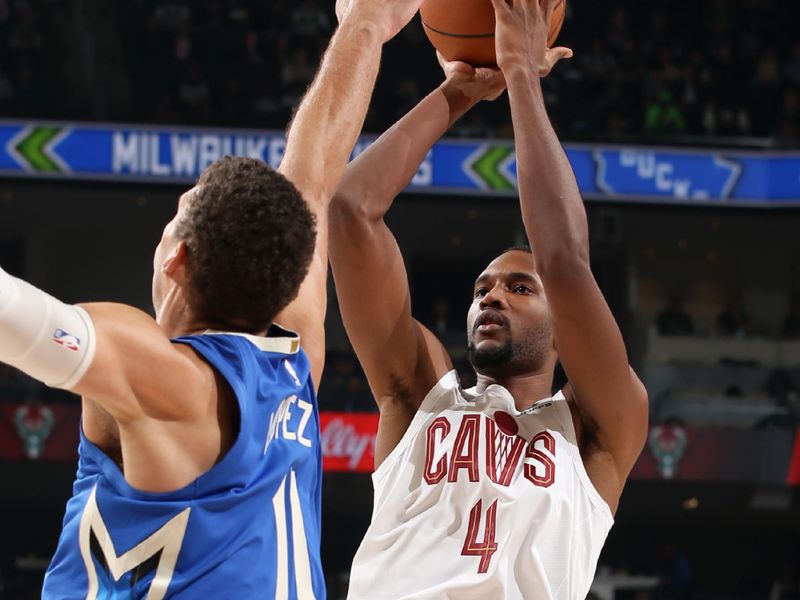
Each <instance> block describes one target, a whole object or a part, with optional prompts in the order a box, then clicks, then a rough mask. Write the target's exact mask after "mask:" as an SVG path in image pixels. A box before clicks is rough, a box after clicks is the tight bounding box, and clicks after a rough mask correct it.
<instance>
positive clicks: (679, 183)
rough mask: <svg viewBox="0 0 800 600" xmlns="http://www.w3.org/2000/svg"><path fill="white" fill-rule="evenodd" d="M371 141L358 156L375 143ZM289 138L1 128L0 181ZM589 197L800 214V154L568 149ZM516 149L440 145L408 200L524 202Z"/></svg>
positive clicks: (277, 153) (153, 162)
mask: <svg viewBox="0 0 800 600" xmlns="http://www.w3.org/2000/svg"><path fill="white" fill-rule="evenodd" d="M370 141H371V138H367V137H365V138H363V139H362V140H361V141H360V142H359V144H358V145H357V146H356V149H355V153H356V154H357V153H358V152H359V151H361V150H363V149H364V148H365V147H366V146H367V145H369V143H370ZM284 146H285V140H284V137H283V132H275V131H267V132H265V131H255V130H220V129H203V130H200V129H192V128H167V127H157V126H154V127H143V126H126V125H109V124H103V125H93V124H76V123H52V122H18V121H0V176H10V177H29V178H57V179H78V180H89V181H92V180H113V181H120V182H137V181H139V182H165V183H170V182H174V183H181V184H187V183H190V182H192V181H193V180H194V179H196V178H197V176H198V174H199V173H200V172H201V171H202V170H203V169H204V168H205V167H206V166H208V165H209V164H211V163H212V162H214V161H215V160H217V159H218V158H220V157H222V156H224V155H226V154H234V155H237V156H251V157H256V158H261V159H263V160H265V161H266V162H268V163H270V164H271V165H273V166H277V165H278V164H279V163H280V160H281V157H282V156H283V151H284ZM566 150H567V155H568V156H569V159H570V161H571V163H572V167H573V169H574V171H575V175H576V177H577V179H578V184H579V186H580V188H581V192H582V194H583V195H584V197H585V198H587V199H594V200H605V201H621V202H664V203H677V204H717V205H720V204H721V205H731V206H759V207H779V206H800V152H794V153H768V152H756V151H750V152H739V151H727V150H694V149H692V150H688V149H674V148H672V149H670V148H644V147H627V146H626V147H622V146H588V145H567V147H566ZM516 188H517V180H516V160H515V154H514V147H513V143H511V142H509V141H494V140H485V141H482V140H454V139H445V140H443V141H441V142H439V143H438V144H437V145H436V146H435V147H434V148H433V149H432V150H431V152H430V153H429V154H428V156H427V157H426V159H425V161H424V162H423V164H422V166H421V167H420V170H419V172H418V173H417V176H416V178H415V179H414V181H413V183H412V185H411V186H410V188H409V191H410V192H420V193H436V194H461V195H483V196H514V195H515V194H516Z"/></svg>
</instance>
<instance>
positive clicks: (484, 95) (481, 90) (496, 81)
mask: <svg viewBox="0 0 800 600" xmlns="http://www.w3.org/2000/svg"><path fill="white" fill-rule="evenodd" d="M436 58H437V59H438V61H439V64H440V65H441V67H442V70H443V71H444V75H445V78H446V81H445V83H444V86H445V88H447V89H448V90H450V91H452V92H455V93H458V94H461V95H462V96H464V97H465V99H466V100H467V102H468V103H469V105H470V106H472V105H474V104H477V103H478V102H480V101H481V100H489V101H492V100H497V98H499V97H500V94H502V93H503V91H504V90H505V89H506V80H505V77H504V76H503V72H502V71H501V70H500V69H497V68H488V67H478V68H475V67H473V66H472V65H468V64H467V63H464V62H459V61H448V60H447V59H445V57H444V56H442V55H441V54H440V53H439V52H437V53H436Z"/></svg>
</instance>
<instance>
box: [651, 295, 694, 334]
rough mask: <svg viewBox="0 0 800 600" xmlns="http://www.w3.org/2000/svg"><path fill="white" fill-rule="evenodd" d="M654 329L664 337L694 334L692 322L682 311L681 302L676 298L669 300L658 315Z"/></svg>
mask: <svg viewBox="0 0 800 600" xmlns="http://www.w3.org/2000/svg"><path fill="white" fill-rule="evenodd" d="M656 328H657V329H658V334H659V335H664V336H677V335H693V334H694V321H693V320H692V317H690V316H689V314H688V313H687V312H686V311H685V310H684V308H683V301H682V300H681V299H680V298H679V297H678V296H673V297H672V298H670V299H669V303H668V304H667V306H666V307H665V308H664V310H662V311H661V312H660V313H659V314H658V316H657V317H656Z"/></svg>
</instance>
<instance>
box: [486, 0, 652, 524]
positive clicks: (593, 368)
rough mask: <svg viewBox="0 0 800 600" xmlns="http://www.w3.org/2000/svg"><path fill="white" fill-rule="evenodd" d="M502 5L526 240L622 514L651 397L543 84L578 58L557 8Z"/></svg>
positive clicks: (601, 475)
mask: <svg viewBox="0 0 800 600" xmlns="http://www.w3.org/2000/svg"><path fill="white" fill-rule="evenodd" d="M492 1H493V3H494V7H495V13H496V16H497V30H496V36H497V42H496V43H497V58H498V64H499V65H500V68H501V69H502V70H503V73H504V74H505V77H506V82H507V84H508V92H509V99H510V102H511V114H512V118H513V123H514V132H515V138H516V150H517V173H518V179H519V189H520V202H521V206H522V215H523V220H524V223H525V230H526V232H527V234H528V239H529V240H530V243H531V246H532V247H533V249H534V256H535V258H536V266H537V269H538V271H539V273H540V275H541V278H542V281H543V283H544V289H545V293H546V294H547V297H548V300H549V305H550V307H551V311H552V317H553V330H554V334H555V342H556V350H557V352H558V356H559V358H560V359H561V362H562V364H563V366H564V369H565V370H566V373H567V376H568V378H569V382H570V385H571V387H572V390H573V392H574V396H575V401H576V405H577V408H578V411H579V414H580V416H581V420H582V421H583V422H587V423H590V424H591V425H593V426H594V427H596V431H597V439H596V440H594V441H595V444H596V445H597V446H598V447H599V449H600V450H601V453H600V454H598V455H597V456H596V457H594V458H592V459H591V460H588V461H587V459H586V457H584V460H585V461H586V463H587V464H586V466H587V470H588V471H589V474H590V476H592V479H593V481H594V483H595V485H596V486H597V487H598V490H599V491H600V493H601V494H602V495H603V496H604V498H605V499H606V501H607V502H608V503H609V504H610V505H611V506H612V509H613V508H615V507H616V504H617V502H618V499H619V494H620V493H621V491H622V486H623V484H624V482H625V478H626V477H627V475H628V473H629V472H630V470H631V468H632V467H633V464H634V462H635V460H636V458H637V456H638V455H639V452H640V451H641V449H642V446H643V444H644V440H645V437H646V433H647V395H646V392H645V390H644V387H643V386H642V384H641V382H640V381H639V379H638V378H637V377H636V375H635V374H634V373H633V371H632V370H631V369H630V367H629V365H628V356H627V352H626V350H625V345H624V342H623V340H622V335H621V334H620V331H619V327H618V326H617V323H616V322H615V320H614V317H613V316H612V314H611V311H610V310H609V308H608V305H607V304H606V301H605V299H604V298H603V295H602V293H601V292H600V289H599V288H598V286H597V283H596V281H595V279H594V277H593V275H592V272H591V269H590V263H589V241H588V228H587V222H586V212H585V210H584V207H583V201H582V199H581V196H580V193H579V190H578V186H577V183H576V181H575V176H574V174H573V172H572V169H571V167H570V164H569V161H568V159H567V157H566V155H565V153H564V151H563V149H562V147H561V144H560V143H559V140H558V138H557V137H556V134H555V131H554V130H553V128H552V126H551V125H550V121H549V119H548V116H547V111H546V109H545V104H544V99H543V95H542V88H541V84H540V76H543V75H544V74H546V73H547V72H549V70H550V69H551V68H552V66H553V64H554V63H555V62H556V61H557V60H558V59H559V58H561V57H564V56H569V55H570V51H568V50H567V49H564V48H557V49H553V50H548V49H547V35H548V29H549V24H550V17H551V15H552V13H553V10H554V9H555V6H556V5H557V4H558V2H557V0H514V1H513V2H511V3H510V2H508V1H507V0H492ZM609 465H610V466H611V468H609Z"/></svg>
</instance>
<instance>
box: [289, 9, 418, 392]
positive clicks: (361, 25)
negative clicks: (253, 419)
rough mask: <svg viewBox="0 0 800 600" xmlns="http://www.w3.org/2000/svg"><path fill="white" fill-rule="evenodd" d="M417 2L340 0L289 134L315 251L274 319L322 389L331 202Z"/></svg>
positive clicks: (292, 175) (292, 171)
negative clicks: (298, 341)
mask: <svg viewBox="0 0 800 600" xmlns="http://www.w3.org/2000/svg"><path fill="white" fill-rule="evenodd" d="M421 3H422V0H339V2H337V15H338V16H339V19H340V22H341V24H340V26H339V28H338V30H337V31H336V33H335V34H334V36H333V39H332V40H331V43H330V46H329V47H328V50H327V52H326V53H325V56H324V58H323V61H322V65H321V67H320V70H319V73H318V74H317V77H316V79H315V80H314V82H313V83H312V84H311V87H310V88H309V90H308V93H307V94H306V96H305V98H304V99H303V102H302V103H301V104H300V107H299V109H298V111H297V114H296V115H295V117H294V120H293V123H292V124H291V126H290V128H289V132H288V140H287V146H286V153H285V155H284V158H283V161H282V163H281V166H280V168H279V171H280V172H281V173H282V174H283V175H285V176H286V177H287V178H288V179H290V180H291V181H292V182H293V183H294V184H295V185H296V186H297V188H298V189H299V190H300V193H301V194H302V195H303V197H304V198H305V199H306V201H307V202H308V204H309V206H310V207H311V210H312V212H313V213H314V214H315V216H316V219H317V247H316V252H315V255H314V259H313V261H312V263H311V266H310V268H309V274H308V277H307V278H306V280H305V281H304V283H303V285H302V286H301V288H300V292H299V294H298V296H297V299H296V300H295V301H294V302H292V303H291V304H290V305H289V306H288V307H287V308H286V309H285V310H284V311H283V312H282V313H281V314H280V315H279V316H278V318H277V319H276V321H277V322H278V323H279V324H281V325H284V326H286V327H288V328H290V329H294V330H296V331H298V332H299V333H300V335H301V337H302V340H303V346H304V348H305V350H306V353H307V354H308V356H309V359H310V361H311V365H312V373H313V378H314V382H315V384H319V379H320V376H321V374H322V367H323V363H324V359H325V333H324V327H323V325H324V322H325V310H326V307H327V295H326V278H327V272H328V225H327V219H328V214H327V212H328V203H329V201H330V198H331V197H332V195H333V192H334V190H335V189H336V185H337V184H338V182H339V179H340V178H341V175H342V172H343V171H344V168H345V165H346V164H347V160H348V158H349V157H350V153H351V152H352V150H353V146H354V145H355V142H356V139H357V138H358V134H359V132H360V131H361V127H362V126H363V123H364V118H365V116H366V113H367V108H368V106H369V100H370V97H371V95H372V90H373V87H374V85H375V79H376V77H377V74H378V66H379V64H380V56H381V48H382V46H383V44H384V42H386V41H388V40H389V39H391V38H392V37H394V35H395V34H396V33H397V32H398V31H400V29H402V27H403V26H405V25H406V23H408V21H409V20H410V19H411V17H412V16H413V15H414V14H415V13H416V12H417V9H418V8H419V5H420V4H421Z"/></svg>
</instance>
